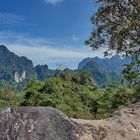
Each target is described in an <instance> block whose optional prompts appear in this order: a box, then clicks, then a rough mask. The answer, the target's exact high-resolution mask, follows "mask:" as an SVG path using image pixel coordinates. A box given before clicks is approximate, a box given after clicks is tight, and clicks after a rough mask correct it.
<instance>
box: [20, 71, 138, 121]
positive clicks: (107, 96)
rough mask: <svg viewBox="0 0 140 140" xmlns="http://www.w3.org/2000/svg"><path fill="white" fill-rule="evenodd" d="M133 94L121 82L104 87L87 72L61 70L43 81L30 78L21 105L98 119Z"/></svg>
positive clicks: (133, 95) (105, 115)
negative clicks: (74, 72) (98, 85)
mask: <svg viewBox="0 0 140 140" xmlns="http://www.w3.org/2000/svg"><path fill="white" fill-rule="evenodd" d="M135 97H136V94H135V93H134V92H133V91H132V90H131V89H129V88H127V87H126V86H123V85H121V84H120V83H112V84H111V85H110V86H108V88H107V89H106V90H105V91H103V90H101V89H99V88H97V86H96V85H95V84H94V82H93V81H92V80H91V79H90V77H89V76H88V74H87V73H85V72H83V71H80V72H79V73H77V74H72V73H70V71H67V70H65V71H63V72H62V73H60V74H59V76H58V77H55V78H51V79H49V80H46V81H44V82H37V81H32V82H31V83H30V84H29V85H28V86H27V88H26V93H25V96H24V100H23V101H22V103H21V105H24V106H52V107H55V108H57V109H59V110H61V111H63V112H64V113H66V114H67V115H68V116H69V117H74V118H84V119H93V118H94V119H101V118H105V117H108V116H109V115H110V114H111V113H112V112H113V111H114V110H116V109H117V108H119V107H120V106H124V105H129V104H130V103H132V102H133V101H135Z"/></svg>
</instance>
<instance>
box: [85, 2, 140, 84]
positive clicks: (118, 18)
mask: <svg viewBox="0 0 140 140" xmlns="http://www.w3.org/2000/svg"><path fill="white" fill-rule="evenodd" d="M97 3H98V4H99V8H98V10H97V12H96V13H95V14H94V15H93V16H92V18H91V20H92V24H93V30H92V32H91V34H90V37H89V39H88V40H86V42H85V43H86V44H87V45H90V47H91V48H93V49H94V50H97V49H99V48H101V47H105V48H107V50H106V51H105V52H104V53H105V55H109V54H112V53H114V52H115V53H117V54H120V55H122V56H125V57H128V56H130V57H132V63H131V66H130V65H128V66H127V68H128V69H129V70H130V68H131V72H132V73H133V74H134V72H136V73H135V76H134V77H135V78H136V77H137V76H138V75H139V74H140V71H139V70H140V0H97ZM136 69H137V71H135V70H136ZM129 74H130V73H129ZM136 75H137V76H136ZM127 77H128V76H127V74H126V75H125V78H127ZM138 79H139V78H138ZM131 83H132V80H131Z"/></svg>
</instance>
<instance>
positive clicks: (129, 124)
mask: <svg viewBox="0 0 140 140" xmlns="http://www.w3.org/2000/svg"><path fill="white" fill-rule="evenodd" d="M139 118H140V102H137V103H135V104H133V105H131V106H129V107H126V108H122V109H120V110H118V111H116V112H114V114H112V116H111V117H110V118H108V119H104V120H76V119H69V118H67V117H66V116H65V115H64V114H63V113H61V112H60V111H58V110H56V109H54V108H51V107H47V108H45V107H17V108H8V109H6V110H4V111H2V112H1V113H0V126H1V127H0V140H139V138H140V131H139V130H140V121H139Z"/></svg>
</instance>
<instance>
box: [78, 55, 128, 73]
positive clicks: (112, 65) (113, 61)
mask: <svg viewBox="0 0 140 140" xmlns="http://www.w3.org/2000/svg"><path fill="white" fill-rule="evenodd" d="M91 61H94V62H96V63H97V64H99V65H100V66H101V67H102V68H103V69H104V70H106V71H107V72H117V73H120V72H121V71H122V69H123V65H125V64H128V63H129V62H130V59H129V58H123V59H122V58H121V57H120V56H119V55H114V56H112V57H111V58H99V57H94V58H89V57H88V58H85V59H83V60H82V61H81V62H80V63H79V65H78V69H82V68H84V67H85V66H86V64H87V63H88V62H91Z"/></svg>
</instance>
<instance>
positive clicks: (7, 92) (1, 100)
mask: <svg viewBox="0 0 140 140" xmlns="http://www.w3.org/2000/svg"><path fill="white" fill-rule="evenodd" d="M19 102H20V99H19V98H18V97H17V96H16V94H15V93H13V92H12V90H11V88H10V87H9V86H6V87H4V88H3V89H2V90H0V109H3V108H5V107H12V106H18V105H19Z"/></svg>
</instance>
